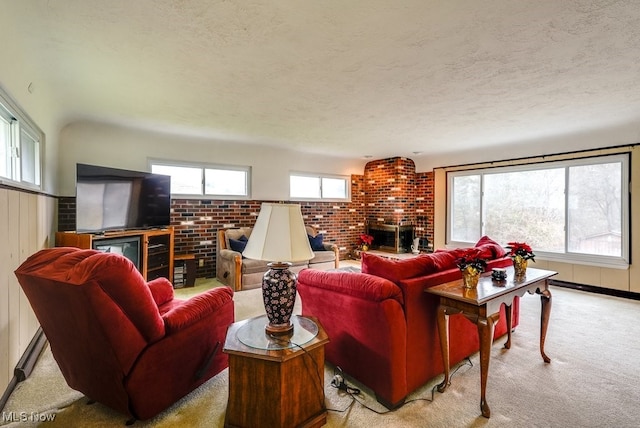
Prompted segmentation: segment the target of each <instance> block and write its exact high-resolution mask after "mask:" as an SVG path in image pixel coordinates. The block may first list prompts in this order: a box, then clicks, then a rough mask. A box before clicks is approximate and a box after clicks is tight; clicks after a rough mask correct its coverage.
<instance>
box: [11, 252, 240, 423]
mask: <svg viewBox="0 0 640 428" xmlns="http://www.w3.org/2000/svg"><path fill="white" fill-rule="evenodd" d="M15 274H16V276H17V277H18V281H19V282H20V285H21V287H22V289H23V290H24V292H25V294H26V296H27V298H28V299H29V302H30V304H31V307H32V308H33V310H34V312H35V314H36V317H37V318H38V321H39V322H40V325H41V327H42V329H43V331H44V334H45V335H46V337H47V339H48V340H49V343H50V346H51V353H52V354H53V357H54V358H55V360H56V362H57V363H58V366H59V367H60V370H61V372H62V374H63V376H64V378H65V380H66V381H67V383H68V385H69V386H70V387H71V388H73V389H75V390H77V391H80V392H82V393H83V394H85V395H86V396H87V397H89V398H90V399H92V400H95V401H97V402H100V403H102V404H104V405H106V406H108V407H111V408H112V409H114V410H116V411H119V412H121V413H123V414H125V415H128V416H129V417H133V418H135V419H141V420H144V419H148V418H150V417H152V416H155V415H156V414H158V413H159V412H161V411H162V410H164V409H166V408H167V407H168V406H170V405H171V404H173V403H174V402H176V401H177V400H178V399H180V398H181V397H183V396H185V395H186V394H188V393H189V392H191V391H192V390H194V389H195V388H196V387H198V386H199V385H201V384H202V383H204V382H205V381H207V380H208V379H210V378H211V377H213V376H214V375H216V374H217V373H219V372H220V371H222V370H223V369H225V368H226V367H227V366H228V356H227V354H224V353H223V352H222V346H223V344H224V340H225V336H226V333H227V327H228V326H229V325H230V324H231V323H233V321H234V303H233V299H232V297H233V292H232V290H231V289H230V288H228V287H219V288H214V289H212V290H209V291H207V292H204V293H202V294H200V295H197V296H195V297H192V298H191V299H189V300H179V299H174V297H173V286H172V285H171V283H170V282H169V281H168V280H167V279H166V278H158V279H155V280H153V281H150V282H148V283H147V282H145V280H144V279H143V277H142V275H140V273H139V272H138V270H137V269H136V268H135V266H134V265H133V263H131V262H130V261H129V260H128V259H126V258H125V257H122V256H120V255H117V254H108V253H101V252H98V251H95V250H80V249H77V248H66V247H58V248H51V249H45V250H41V251H39V252H37V253H35V254H34V255H32V256H31V257H29V258H28V259H27V260H26V261H25V262H24V263H23V264H22V265H21V266H20V267H19V268H18V269H17V270H16V271H15Z"/></svg>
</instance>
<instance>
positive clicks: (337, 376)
mask: <svg viewBox="0 0 640 428" xmlns="http://www.w3.org/2000/svg"><path fill="white" fill-rule="evenodd" d="M465 360H466V361H465V363H464V364H460V365H458V366H457V367H456V368H455V369H454V370H453V372H452V373H451V375H450V377H449V380H451V379H452V378H453V376H454V375H455V374H456V373H457V372H458V370H460V369H461V368H462V367H464V366H466V365H468V366H470V367H473V363H472V362H471V359H470V358H468V357H467V358H465ZM336 370H337V371H338V372H339V373H335V372H334V376H333V380H332V381H331V386H333V387H334V388H337V389H339V390H341V391H344V392H345V393H346V394H347V395H349V396H350V397H351V403H349V405H348V406H347V407H346V408H345V409H343V410H339V409H327V410H328V411H331V412H337V413H344V412H346V411H347V410H349V409H350V408H351V407H352V406H353V403H356V402H357V403H358V404H360V405H361V406H362V407H364V408H365V409H367V410H369V411H371V412H373V413H376V414H378V415H384V414H387V413H392V412H395V411H396V410H399V409H401V408H402V407H404V406H406V405H407V404H409V403H414V402H416V401H427V402H432V401H433V400H434V397H435V392H436V390H437V389H438V385H439V384H436V385H434V386H433V388H431V398H424V397H417V398H413V399H411V400H407V401H405V402H404V403H402V404H401V405H399V406H398V407H396V408H393V409H390V410H386V411H379V410H376V409H374V408H372V407H369V406H368V405H367V404H366V403H365V402H364V401H362V400H360V399H358V398H359V396H360V390H359V389H358V388H354V387H352V386H349V385H348V384H347V383H346V381H345V380H344V376H343V374H342V369H341V368H340V367H336Z"/></svg>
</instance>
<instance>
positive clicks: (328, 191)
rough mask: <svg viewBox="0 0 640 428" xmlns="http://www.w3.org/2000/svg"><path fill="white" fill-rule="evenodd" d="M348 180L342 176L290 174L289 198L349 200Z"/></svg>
mask: <svg viewBox="0 0 640 428" xmlns="http://www.w3.org/2000/svg"><path fill="white" fill-rule="evenodd" d="M348 184H349V178H348V177H343V176H329V175H313V174H304V173H291V174H290V175H289V197H290V198H291V199H301V200H310V199H311V200H314V199H317V200H334V201H346V200H349V197H350V194H349V186H348Z"/></svg>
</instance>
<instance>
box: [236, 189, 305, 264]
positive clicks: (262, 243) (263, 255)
mask: <svg viewBox="0 0 640 428" xmlns="http://www.w3.org/2000/svg"><path fill="white" fill-rule="evenodd" d="M242 255H243V256H245V257H247V258H249V259H255V260H264V261H268V262H298V261H303V260H311V259H312V258H313V256H314V254H313V251H312V250H311V245H309V238H308V237H307V230H306V229H305V226H304V220H303V219H302V211H301V210H300V205H297V204H274V203H266V202H265V203H263V204H262V207H261V208H260V214H258V219H257V220H256V224H255V226H253V230H252V231H251V236H249V242H247V246H246V247H245V249H244V251H243V252H242Z"/></svg>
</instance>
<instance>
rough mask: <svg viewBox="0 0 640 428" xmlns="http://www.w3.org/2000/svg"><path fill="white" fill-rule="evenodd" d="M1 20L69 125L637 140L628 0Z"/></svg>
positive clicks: (354, 151)
mask: <svg viewBox="0 0 640 428" xmlns="http://www.w3.org/2000/svg"><path fill="white" fill-rule="evenodd" d="M2 10H3V13H2V14H3V16H4V17H3V18H0V24H2V25H5V26H10V28H11V31H12V32H13V33H14V35H15V34H17V37H15V38H14V40H15V45H16V46H18V47H19V49H20V52H22V54H21V55H20V57H19V58H20V61H21V62H20V66H21V67H23V69H24V72H25V73H28V74H29V79H30V80H31V81H33V82H34V85H33V89H34V90H38V89H44V90H46V91H48V93H50V94H51V96H52V97H53V98H54V99H55V104H56V111H57V112H58V113H59V114H60V120H62V121H63V122H65V123H69V122H72V121H74V120H80V119H98V120H102V121H108V122H115V123H122V124H126V125H129V126H137V127H142V128H154V129H160V130H163V131H168V132H177V133H183V134H190V135H201V136H205V137H208V138H213V139H218V140H220V139H222V140H229V141H235V142H238V143H245V142H246V143H259V144H270V145H274V146H282V147H289V148H291V149H295V150H303V151H311V152H317V153H333V154H339V155H343V156H349V157H362V156H364V155H371V156H373V157H375V158H381V157H386V156H394V155H401V156H414V155H412V154H413V153H414V152H422V154H423V155H430V154H438V153H440V154H441V153H447V152H456V151H465V150H473V149H476V150H478V149H485V148H491V147H500V146H503V145H504V144H507V143H514V142H529V143H530V142H531V141H536V140H540V139H544V138H548V137H552V136H558V135H571V134H576V133H585V132H590V131H592V130H598V129H615V128H616V127H619V126H626V127H629V126H630V125H631V126H633V127H635V128H633V129H640V30H639V29H640V5H639V4H638V2H637V1H634V0H630V1H622V0H618V1H616V0H608V1H605V0H591V1H588V0H573V1H570V0H562V1H558V0H538V1H532V0H526V1H525V0H494V1H480V0H478V1H469V0H447V1H445V0H402V1H398V0H389V1H382V0H366V1H365V0H362V1H344V0H332V1H317V0H277V1H273V0H263V1H258V0H243V1H230V0H228V1H213V0H135V1H133V0H109V1H104V0H21V1H7V0H3V3H2ZM6 28H7V27H5V29H6ZM1 77H2V76H0V81H1ZM638 136H640V132H638V131H636V134H635V137H638ZM636 139H637V138H636ZM629 142H637V141H603V142H602V145H614V144H619V143H629ZM567 148H570V147H567Z"/></svg>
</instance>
